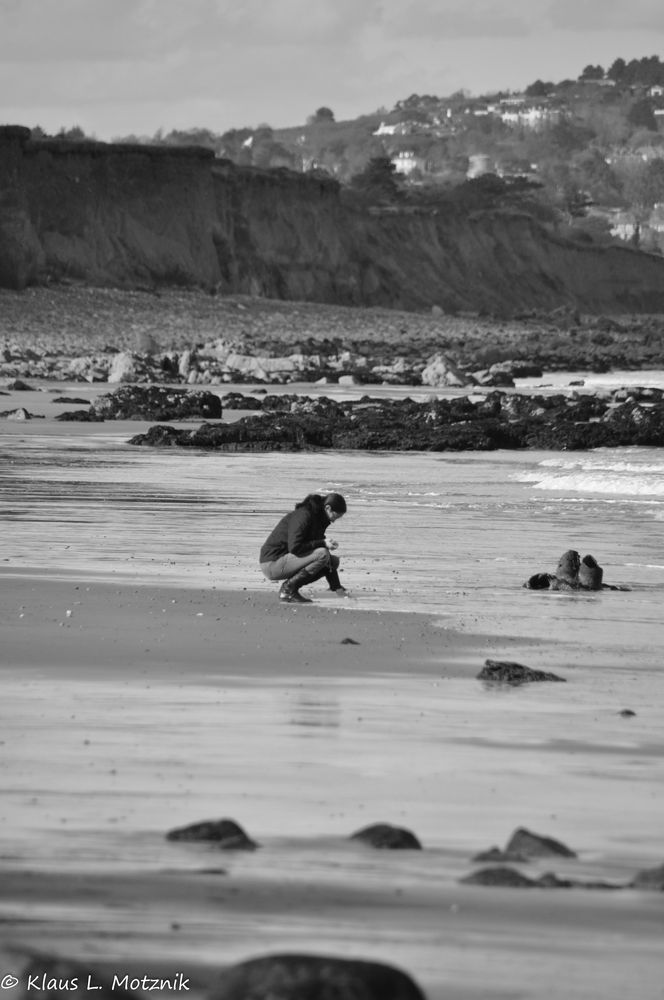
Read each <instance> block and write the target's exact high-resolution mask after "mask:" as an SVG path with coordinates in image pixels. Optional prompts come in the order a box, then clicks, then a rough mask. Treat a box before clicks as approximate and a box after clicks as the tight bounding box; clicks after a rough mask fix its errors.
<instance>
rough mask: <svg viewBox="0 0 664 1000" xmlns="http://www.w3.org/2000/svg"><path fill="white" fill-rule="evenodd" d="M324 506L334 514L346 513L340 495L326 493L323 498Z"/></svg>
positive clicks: (344, 503) (344, 502)
mask: <svg viewBox="0 0 664 1000" xmlns="http://www.w3.org/2000/svg"><path fill="white" fill-rule="evenodd" d="M324 505H325V506H326V507H328V506H329V507H331V508H332V510H333V511H334V513H335V514H345V513H346V501H345V500H344V498H343V497H342V495H341V493H328V494H327V496H326V497H325V501H324Z"/></svg>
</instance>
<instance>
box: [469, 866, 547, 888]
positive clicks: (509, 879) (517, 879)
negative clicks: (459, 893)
mask: <svg viewBox="0 0 664 1000" xmlns="http://www.w3.org/2000/svg"><path fill="white" fill-rule="evenodd" d="M459 881H460V882H463V883H464V884H465V885H490V886H506V887H508V888H511V889H532V888H533V887H534V886H536V885H537V880H536V879H533V878H528V876H527V875H522V874H521V872H519V871H517V870H516V868H508V867H506V866H503V865H496V867H495V868H482V869H480V871H477V872H472V873H471V874H470V875H466V876H464V878H462V879H459Z"/></svg>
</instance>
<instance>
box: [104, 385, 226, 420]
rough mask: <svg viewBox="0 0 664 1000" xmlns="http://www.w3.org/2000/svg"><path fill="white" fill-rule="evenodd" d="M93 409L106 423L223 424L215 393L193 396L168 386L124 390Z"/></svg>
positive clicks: (218, 400)
mask: <svg viewBox="0 0 664 1000" xmlns="http://www.w3.org/2000/svg"><path fill="white" fill-rule="evenodd" d="M92 409H93V410H94V412H95V413H96V415H97V416H99V417H103V418H104V419H105V420H186V419H188V418H189V417H205V418H206V419H208V420H220V419H221V414H222V408H221V400H220V399H219V396H217V395H215V393H213V392H191V391H187V390H186V389H174V388H171V387H168V386H156V385H150V386H144V385H141V386H138V385H129V386H123V387H122V388H120V389H118V390H116V392H109V393H106V394H105V395H104V396H100V397H99V398H98V399H97V400H96V401H95V402H94V403H93V404H92Z"/></svg>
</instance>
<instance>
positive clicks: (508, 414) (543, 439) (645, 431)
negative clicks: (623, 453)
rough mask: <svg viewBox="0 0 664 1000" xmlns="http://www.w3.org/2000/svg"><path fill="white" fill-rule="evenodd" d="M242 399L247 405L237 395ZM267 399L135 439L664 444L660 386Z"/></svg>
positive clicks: (469, 446) (327, 444) (234, 444)
mask: <svg viewBox="0 0 664 1000" xmlns="http://www.w3.org/2000/svg"><path fill="white" fill-rule="evenodd" d="M223 403H224V399H223V398H222V404H223ZM233 405H234V406H238V405H241V403H240V401H239V400H238V399H237V396H236V397H235V398H234V401H233ZM257 406H258V400H257V399H256V398H255V397H250V400H249V401H248V408H249V409H253V410H256V409H257ZM260 406H261V409H260V412H259V413H258V414H257V415H255V416H247V417H242V418H241V419H240V420H238V421H236V422H234V423H232V424H214V425H212V424H203V425H202V426H201V427H199V428H198V429H196V430H181V431H178V430H175V429H174V428H170V427H163V426H158V427H153V428H151V429H150V430H149V431H148V433H147V434H142V435H138V436H136V437H134V438H132V440H131V443H132V444H136V445H156V446H164V445H168V446H171V445H175V446H179V447H184V448H205V449H211V450H222V451H270V450H274V451H277V450H280V451H299V450H313V449H322V448H336V449H363V450H372V451H375V450H389V451H412V450H418V451H458V450H472V451H485V450H492V449H496V448H536V449H555V450H580V449H581V450H582V449H586V448H596V447H617V446H623V445H635V444H636V445H650V446H653V447H658V446H662V445H664V393H663V392H662V391H661V390H655V389H652V390H642V391H641V392H635V393H634V394H632V395H630V396H629V397H628V398H627V399H623V394H621V392H620V390H618V391H616V392H613V393H610V394H608V395H607V396H606V397H598V396H587V395H578V394H577V395H575V394H572V395H571V396H565V395H563V394H557V395H553V396H540V395H533V396H524V395H515V394H513V393H505V392H500V391H499V390H495V391H493V392H490V393H488V394H487V395H486V396H484V397H482V398H481V399H479V400H474V399H472V398H471V397H469V396H462V397H457V398H455V399H437V398H435V397H433V398H431V399H430V400H429V401H426V402H423V403H420V402H416V401H414V400H412V399H399V400H385V399H375V398H372V397H370V396H363V397H362V398H361V399H359V400H346V401H336V400H332V399H329V398H327V397H321V398H318V399H312V398H309V397H306V396H297V395H282V396H279V397H270V396H266V397H265V398H264V399H263V401H262V403H261V404H260ZM287 407H288V409H286V408H287ZM587 567H588V570H589V571H590V570H591V569H592V567H591V566H590V565H589V564H587Z"/></svg>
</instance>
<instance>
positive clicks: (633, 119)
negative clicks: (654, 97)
mask: <svg viewBox="0 0 664 1000" xmlns="http://www.w3.org/2000/svg"><path fill="white" fill-rule="evenodd" d="M627 121H628V122H629V123H630V125H634V126H635V127H636V128H647V129H649V131H651V132H656V131H657V120H656V118H655V115H654V113H653V104H652V101H649V100H648V98H642V99H641V100H639V101H634V104H633V105H632V106H631V108H630V109H629V111H628V112H627Z"/></svg>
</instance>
